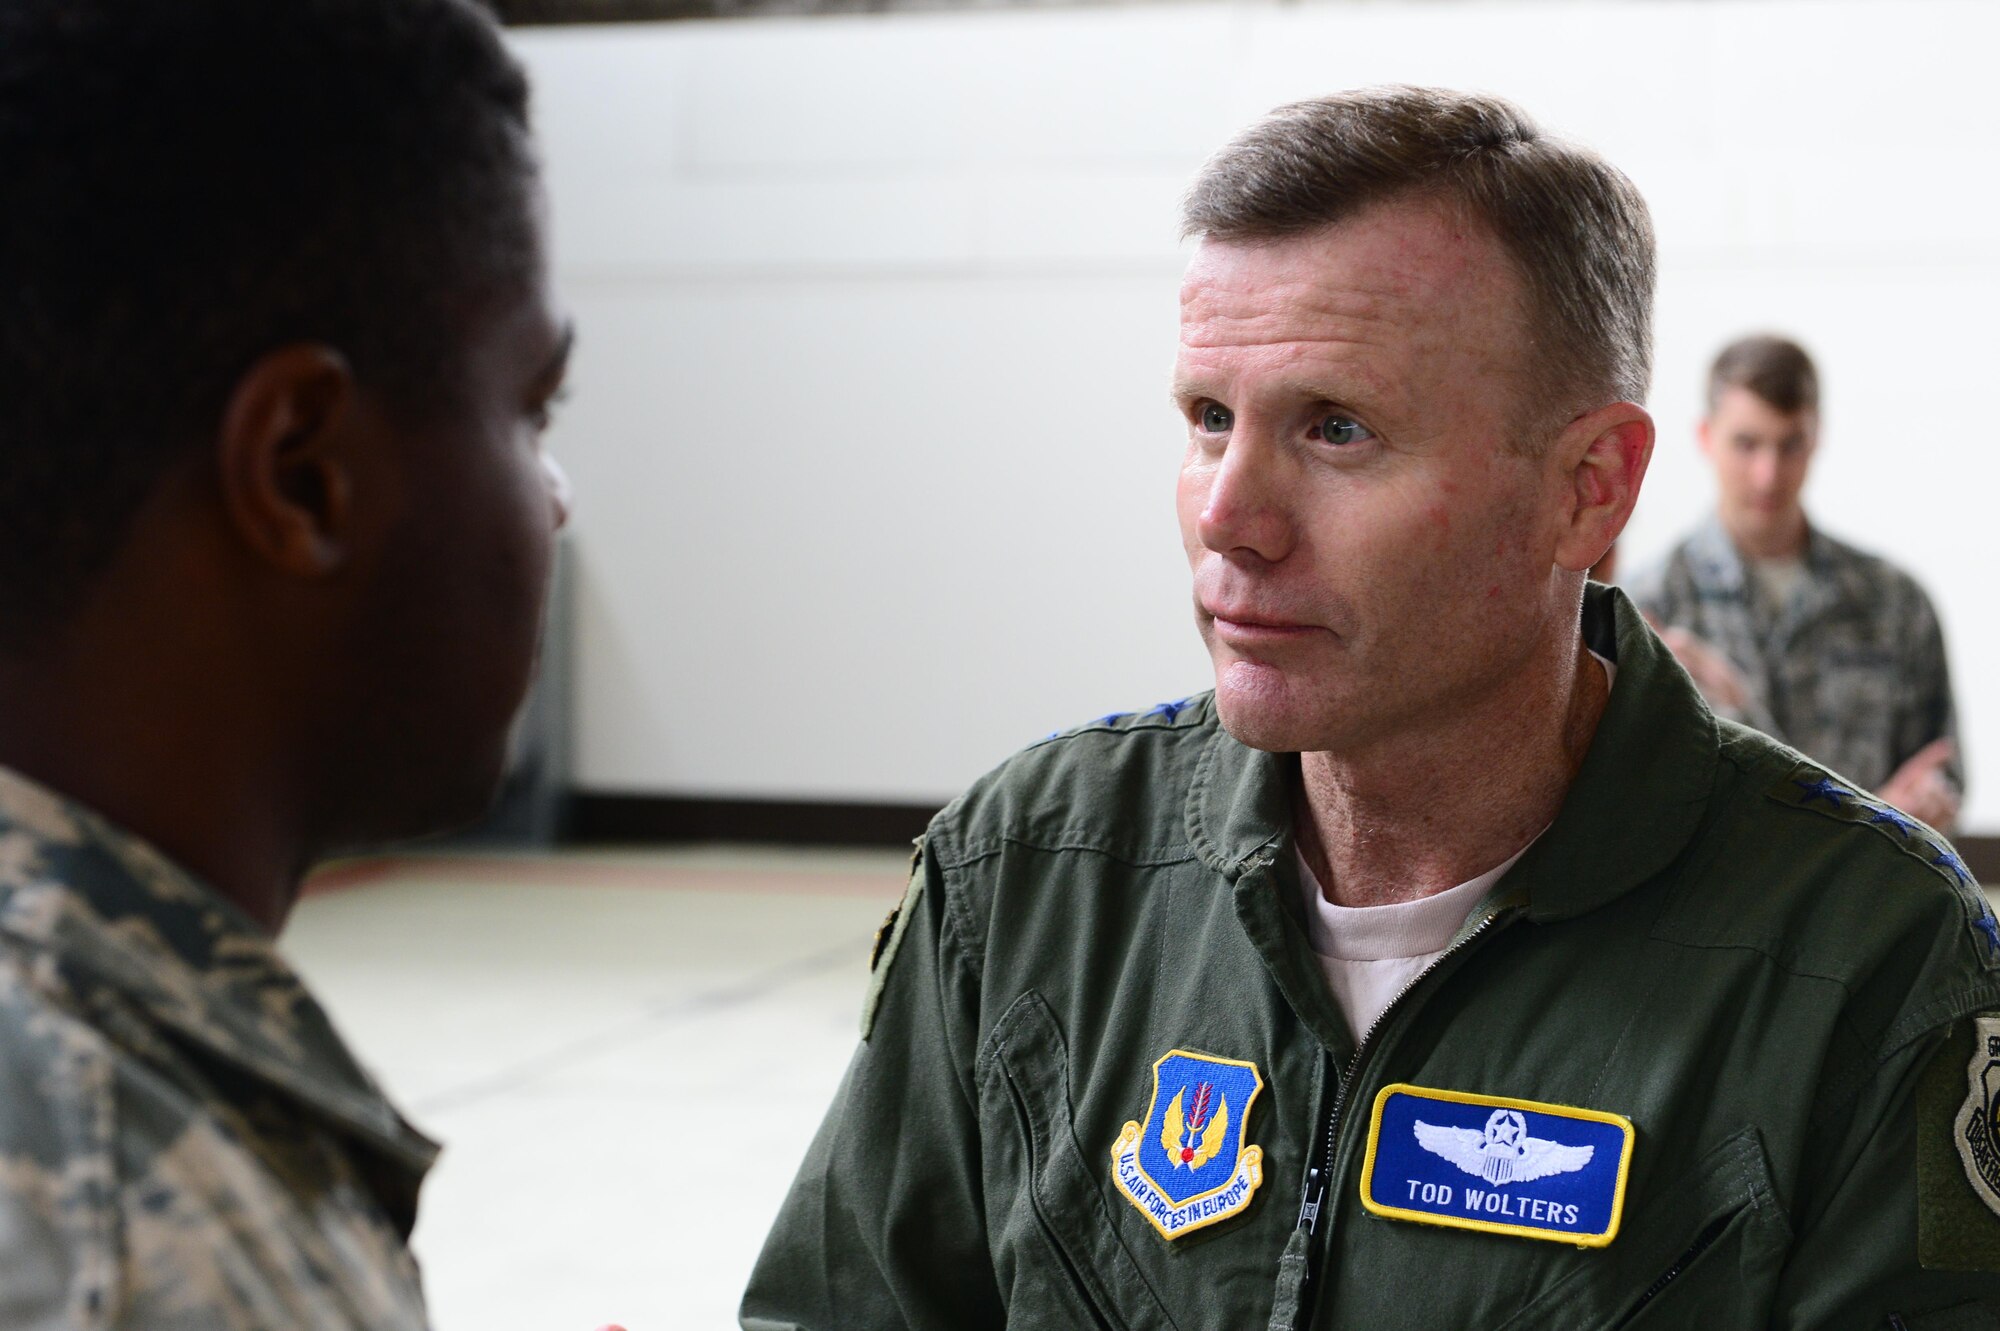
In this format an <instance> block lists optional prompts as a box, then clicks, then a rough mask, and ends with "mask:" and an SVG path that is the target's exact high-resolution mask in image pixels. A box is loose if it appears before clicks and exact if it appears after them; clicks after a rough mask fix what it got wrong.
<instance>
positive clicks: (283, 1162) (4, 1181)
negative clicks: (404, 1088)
mask: <svg viewBox="0 0 2000 1331" xmlns="http://www.w3.org/2000/svg"><path fill="white" fill-rule="evenodd" d="M436 1153H437V1148H436V1147H435V1146H434V1145H432V1144H431V1143H430V1142H428V1141H426V1140H425V1139H424V1138H423V1137H421V1136H419V1135H418V1134H417V1133H416V1132H415V1131H414V1130H413V1129H411V1128H410V1127H409V1126H408V1125H407V1124H405V1123H404V1122H403V1121H402V1119H401V1118H400V1117H398V1115H397V1114H396V1112H395V1110H394V1109H392V1108H391V1107H390V1105H389V1104H388V1102H387V1101H386V1100H384V1099H383V1097H382V1093H381V1092H380V1091H379V1090H378V1089H377V1088H376V1086H375V1085H374V1083H373V1082H371V1081H370V1080H369V1078H368V1076H367V1075H366V1074H365V1073H364V1072H362V1070H361V1069H360V1068H359V1067H358V1066H357V1065H356V1064H355V1062H354V1059H353V1058H352V1056H351V1055H349V1053H348V1052H347V1049H346V1047H345V1046H344V1045H343V1044H342V1043H341V1040H340V1037H339V1036H338V1035H337V1034H335V1032H334V1030H333V1027H332V1026H331V1025H330V1024H329V1023H328V1021H327V1017H326V1014H325V1013H324V1012H323V1011H322V1010H321V1009H320V1007H319V1005H318V1004H317V1003H315V1002H314V1001H313V999H312V997H311V995H309V994H308V993H307V992H306V991H305V988H304V987H303V985H302V984H301V983H300V982H299V979H298V977H297V976H296V975H294V974H293V972H292V971H291V969H290V968H289V967H288V966H286V964H285V963H284V962H283V961H282V960H281V959H280V958H279V957H278V955H277V953H276V951H275V950H274V949H273V947H272V944H271V941H270V939H269V938H268V937H267V936H265V935H264V934H263V933H262V932H261V931H260V930H259V929H258V928H257V927H256V925H254V924H253V923H252V922H251V921H250V920H249V918H248V917H246V916H245V915H243V914H242V913H241V912H240V911H238V910H237V909H236V908H235V907H233V906H232V905H230V904H229V903H227V902H225V901H223V900H222V899H221V898H220V897H218V896H216V895H215V894H214V893H213V892H211V891H209V890H208V889H206V888H204V887H202V886H201V885H200V884H198V883H196V882H195V881H194V880H193V879H191V878H190V877H189V876H188V875H187V874H185V873H184V872H182V871H181V870H180V869H178V868H176V867H175V866H174V865H172V864H170V863H169V862H167V861H166V860H165V859H164V858H162V857H161V856H160V855H159V854H158V853H157V852H156V851H154V850H152V849H151V848H150V847H148V846H146V845H144V844H142V843H140V842H139V841H137V840H136V839H134V838H133V837H131V836H128V835H126V834H124V833H122V832H120V831H119V830H118V829H116V828H114V827H111V826H110V825H108V824H107V823H105V822H104V821H103V820H102V819H100V818H98V817H96V816H94V815H93V814H91V813H89V812H88V811H86V810H84V809H82V808H79V807H78V806H76V805H75V804H73V803H70V802H69V801H66V800H64V799H62V798H61V797H59V796H57V795H55V794H52V793H51V792H49V791H47V790H44V789H43V788H41V787H39V786H37V785H35V784H33V783H31V782H29V781H27V780H24V779H23V778H21V777H19V776H17V775H15V774H13V773H9V772H6V771H4V770H0V1328H6V1331H41V1329H42V1328H49V1331H54V1329H55V1328H63V1329H64V1331H95V1329H96V1328H111V1327H120V1328H125V1327H129V1328H146V1329H147V1331H154V1329H155V1328H157V1329H158V1331H168V1329H169V1328H172V1329H174V1331H238V1329H239V1328H240V1329H241V1331H253V1329H254V1331H335V1329H336V1328H339V1329H342V1331H349V1329H354V1331H358V1329H360V1328H367V1331H405V1329H407V1328H418V1327H422V1326H424V1325H425V1324H426V1322H425V1317H424V1310H423V1298H422V1293H421V1291H420V1288H419V1285H418V1279H417V1270H416V1266H415V1263H414V1261H413V1260H412V1258H411V1256H410V1253H409V1250H408V1247H407V1244H406V1239H407V1237H408V1235H409V1232H410V1227H411V1225H412V1224H413V1223H414V1220H415V1211H416V1197H417V1188H418V1184H419V1183H420V1181H421V1180H422V1178H423V1176H424V1173H425V1171H426V1170H427V1169H428V1168H429V1166H430V1164H431V1162H432V1160H433V1159H434V1158H435V1156H436Z"/></svg>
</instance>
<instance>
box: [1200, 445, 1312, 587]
mask: <svg viewBox="0 0 2000 1331" xmlns="http://www.w3.org/2000/svg"><path fill="white" fill-rule="evenodd" d="M1283 471H1284V458H1283V455H1282V453H1281V451H1280V450H1279V449H1277V448H1276V447H1274V446H1273V445H1272V444H1271V443H1270V441H1268V440H1265V439H1261V438H1259V437H1258V436H1257V435H1256V434H1255V433H1253V432H1251V431H1249V430H1245V429H1242V428H1241V427H1240V425H1239V428H1238V430H1237V431H1236V433H1235V434H1233V435H1232V436H1231V437H1230V440H1229V442H1228V444H1227V445H1226V446H1225V447H1224V448H1223V450H1222V456H1221V458H1220V459H1218V460H1217V461H1216V463H1215V464H1214V470H1213V471H1212V472H1211V473H1210V477H1209V481H1208V491H1207V493H1206V494H1205V495H1204V496H1202V502H1201V510H1200V513H1199V515H1198V516H1197V518H1196V520H1195V534H1196V536H1197V537H1199V538H1200V540H1201V543H1202V544H1203V545H1204V546H1206V547H1207V548H1208V549H1210V550H1213V551H1214V552H1215V553H1217V554H1219V555H1228V556H1232V557H1244V556H1250V557H1255V558H1257V559H1261V560H1264V561H1266V562H1275V561H1277V560H1280V559H1283V558H1284V557H1285V556H1286V555H1287V554H1288V553H1290V551H1291V548H1292V542H1293V524H1292V519H1291V514H1290V512H1289V510H1288V509H1287V507H1286V502H1285V495H1286V492H1287V489H1288V485H1289V483H1288V481H1287V479H1286V477H1285V476H1284V475H1283Z"/></svg>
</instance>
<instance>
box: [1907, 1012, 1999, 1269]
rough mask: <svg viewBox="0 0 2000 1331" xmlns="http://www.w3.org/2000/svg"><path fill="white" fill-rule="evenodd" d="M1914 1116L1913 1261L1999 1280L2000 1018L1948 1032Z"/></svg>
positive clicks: (1987, 1017) (1984, 1017)
mask: <svg viewBox="0 0 2000 1331" xmlns="http://www.w3.org/2000/svg"><path fill="white" fill-rule="evenodd" d="M1916 1112H1917V1256H1918V1259H1919V1260H1920V1261H1921V1262H1922V1264H1923V1265H1924V1266H1925V1267H1926V1268H1928V1269H1931V1270H1944V1271H1986V1272H1995V1273H2000V1014H1996V1013H1982V1014H1979V1015H1977V1016H1974V1017H1972V1018H1969V1019H1968V1020H1965V1021H1960V1022H1957V1023H1954V1024H1953V1026H1952V1028H1951V1031H1950V1034H1949V1036H1948V1037H1947V1038H1946V1040H1945V1043H1944V1045H1943V1047H1942V1048H1940V1049H1939V1050H1938V1052H1937V1053H1936V1054H1935V1055H1933V1056H1932V1058H1931V1062H1930V1066H1929V1067H1927V1068H1926V1069H1925V1070H1924V1074H1923V1079H1922V1080H1921V1081H1920V1082H1919V1083H1918V1085H1917V1109H1916Z"/></svg>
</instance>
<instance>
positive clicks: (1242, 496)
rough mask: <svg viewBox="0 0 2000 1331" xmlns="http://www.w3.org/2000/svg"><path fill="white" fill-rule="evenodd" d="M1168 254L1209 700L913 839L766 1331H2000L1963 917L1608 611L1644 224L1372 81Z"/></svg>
mask: <svg viewBox="0 0 2000 1331" xmlns="http://www.w3.org/2000/svg"><path fill="white" fill-rule="evenodd" d="M1184 222H1185V227H1186V230H1187V232H1188V233H1189V234H1190V235H1192V236H1195V237H1198V238H1199V240H1200V245H1199V248H1198V249H1197V251H1196V253H1195V255H1194V258H1193V261H1192V263H1191V265H1190V267H1189V269H1188V273H1187V277H1186V280H1185V284H1184V286H1183V288H1182V292H1181V311H1182V316H1181V344H1180V354H1179V361H1178V364H1177V367H1176V380H1175V395H1176V398H1177V400H1178V402H1179V404H1180V407H1181V413H1182V415H1183V416H1184V418H1185V425H1186V429H1187V435H1188V446H1187V453H1186V458H1185V462H1184V464H1183V470H1182V474H1181V482H1180V490H1179V510H1180V520H1181V530H1182V535H1183V540H1184V544H1185V547H1186V551H1187V555H1188V559H1189V563H1190V566H1191V568H1192V571H1193V582H1194V609H1195V617H1196V621H1197V624H1198V625H1199V627H1200V629H1201V632H1202V634H1203V636H1204V638H1205V639H1206V641H1207V643H1208V646H1209V649H1210V652H1211V655H1212V657H1213V660H1214V666H1215V689H1214V692H1213V693H1212V694H1209V695H1203V696H1201V697H1199V698H1196V699H1192V700H1188V701H1185V702H1180V703H1170V704H1163V705H1161V706H1159V707H1155V708H1153V709H1152V710H1150V711H1146V712H1141V713H1136V714H1132V715H1127V716H1119V717H1109V718H1105V719H1103V720H1100V721H1097V722H1094V723H1092V724H1089V725H1086V726H1083V727H1081V728H1079V729H1077V730H1074V731H1071V732H1068V733H1066V734H1063V735H1060V736H1057V737H1053V738H1051V739H1050V740H1048V741H1045V742H1044V743H1042V744H1040V745H1037V746H1035V747H1034V748H1031V749H1029V750H1028V751H1027V752H1025V753H1023V754H1020V755H1018V756H1016V757H1015V758H1013V759H1011V760H1009V761H1008V762H1007V763H1005V764H1003V765H1002V766H1001V767H1000V768H999V769H998V770H997V771H996V772H995V773H993V774H992V775H991V776H989V777H987V778H985V779H983V780H982V781H980V782H979V783H977V784H976V785H975V786H974V787H973V788H972V789H971V790H969V791H968V792H967V793H966V794H965V795H963V796H962V797H961V798H960V799H959V800H957V801H956V802H955V803H954V804H953V805H952V806H951V807H950V808H948V809H946V810H945V811H944V812H943V813H942V814H940V815H939V816H938V818H937V819H936V820H935V822H933V824H932V826H931V829H930V831H929V832H928V834H927V835H926V837H925V838H924V841H923V844H922V848H921V852H920V856H919V861H918V864H917V867H916V872H915V875H914V877H913V879H912V881H911V884H910V888H909V892H908V894H907V896H906V897H905V899H904V902H903V904H902V906H901V907H900V909H899V911H898V913H897V915H896V916H895V918H894V923H893V925H892V927H891V928H889V929H888V930H887V931H886V933H885V936H884V939H883V941H882V943H881V945H880V947H879V948H878V954H877V958H876V961H875V965H874V972H875V973H874V979H873V984H872V987H871V991H870V994H869V997H868V1000H867V1003H866V1005H865V1008H864V1015H863V1042H862V1044H861V1047H860V1049H859V1051H858V1052H857V1053H856V1055H855V1057H854V1061H853V1063H852V1065H851V1066H850V1068H849V1071H848V1074H847V1077H846V1079H845V1081H844V1082H843V1084H842V1086H841V1088H840V1091H839V1093H838V1095H837V1096H836V1099H835V1102H834V1105H833V1107H832V1110H831V1112H830V1113H829V1115H828V1117H827V1120H826V1122H825V1124H824V1126H823V1127H822V1129H821V1131H820V1133H819V1135H818V1137H817V1138H816V1139H815V1141H814V1142H813V1144H812V1147H811V1149H810V1151H809V1153H808V1155H807V1158H806V1161H805V1164H804V1166H803V1168H802V1169H801V1171H800V1174H799V1177H798V1179H797V1181H796V1183H795V1184H794V1186H793V1189H792V1192H791V1194H790V1196H789V1198H788V1199H787V1200H786V1202H785V1204H784V1207H783V1210H782V1212H781V1213H780V1215H779V1217H778V1219H777V1223H776V1226H775V1228H774V1229H773V1231H772V1233H771V1236H770V1238H769V1240H768V1242H767V1245H766V1247H765V1250H764V1254H763V1256H762V1258H761V1260H760V1261H759V1263H758V1265H757V1267H756V1270H755V1272H754V1273H753V1275H752V1277H751V1281H750V1286H749V1290H748V1292H747V1294H746V1296H745V1299H744V1304H743V1317H742V1320H743V1325H744V1326H745V1327H747V1328H753V1331H777V1329H778V1328H798V1327H805V1328H816V1329H829V1328H836V1327H838V1328H863V1327H913V1328H916V1327H920V1328H938V1329H939V1331H943V1329H944V1328H951V1329H952V1331H968V1329H971V1328H982V1327H1000V1326H1015V1327H1037V1328H1040V1327H1118V1328H1128V1327H1129V1328H1141V1327H1147V1328H1151V1327H1175V1328H1181V1331H1194V1329H1195V1328H1243V1327H1250V1326H1268V1327H1269V1328H1272V1331H1287V1329H1290V1328H1299V1327H1305V1326H1313V1327H1317V1328H1322V1331H1324V1329H1325V1328H1335V1327H1339V1328H1347V1327H1356V1328H1359V1327H1370V1328H1375V1327H1412V1328H1462V1327H1486V1328H1490V1327H1502V1326H1505V1327H1509V1328H1528V1327H1561V1328H1577V1327H1626V1326H1630V1327H1635V1328H1644V1327H1661V1328H1666V1327H1674V1328H1680V1327H1690V1326H1701V1327H1704V1328H1715V1327H1752V1326H1757V1327H1762V1326H1783V1327H1808V1326H1810V1327H1906V1328H1911V1329H1912V1331H1916V1329H1919V1328H1924V1327H1936V1328H1942V1327H1946V1326H1950V1327H1971V1326H1992V1325H2000V1322H1996V1316H2000V1276H1995V1275H1994V1274H1992V1273H1993V1272H1995V1271H2000V1152H1996V1151H1995V1150H1994V1140H1995V1138H1994V1135H1993V1132H1992V1129H1993V1126H1994V1121H1995V1119H1994V1110H1995V1108H1996V1106H1995V1102H1994V1101H1995V1092H2000V1016H1996V1015H1992V1014H1996V1013H2000V969H1996V967H2000V928H1996V925H1995V922H1994V919H1993V916H1992V914H1991V912H1990V911H1989V910H1988V909H1987V906H1986V903H1985V900H1984V898H1983V896H1982V895H1981V894H1980V893H1979V891H1978V889H1977V888H1976V887H1975V886H1974V885H1973V884H1972V883H1971V881H1970V879H1969V877H1968V875H1967V874H1966V872H1965V870H1964V868H1963V866H1962V865H1961V864H1960V863H1959V861H1958V859H1957V857H1956V856H1955V855H1954V854H1953V853H1952V851H1951V849H1950V848H1949V846H1948V845H1946V844H1945V843H1944V842H1943V841H1942V840H1940V839H1939V838H1937V837H1936V836H1935V835H1934V834H1933V833H1931V832H1930V831H1929V830H1928V829H1925V828H1923V827H1922V826H1920V825H1918V824H1915V823H1913V822H1911V821H1910V820H1908V819H1907V818H1905V817H1904V816H1903V815H1901V814H1899V813H1897V812H1896V811H1895V810H1893V809H1890V808H1887V807H1885V806H1883V805H1881V804H1879V803H1877V802H1874V801H1873V800H1871V799H1869V798H1868V797H1867V796H1865V795H1863V794H1861V793H1860V792H1857V791H1855V790H1853V789H1851V788H1849V787H1848V786H1846V785H1844V784H1843V783H1841V782H1840V781H1838V780H1837V779H1835V778H1832V777H1830V776H1829V775H1828V774H1827V773H1826V772H1824V771H1823V770H1822V769H1820V768H1818V767H1816V766H1814V765H1813V764H1812V763H1810V762H1809V761H1807V760H1806V759H1804V758H1802V757H1801V756H1800V755H1798V754H1797V753H1795V752H1793V751H1791V750H1789V749H1786V748H1784V747H1782V746H1780V745H1778V744H1777V743H1775V742H1773V741H1771V740H1769V739H1767V738H1765V737H1762V736H1760V735H1758V734H1756V733H1754V732H1751V731H1748V730H1746V729H1744V728H1742V727H1740V726H1737V725H1735V724H1732V723H1729V722H1725V721H1719V720H1718V719H1717V718H1716V717H1715V716H1714V715H1713V714H1712V713H1711V712H1710V711H1709V710H1708V708H1707V707H1706V706H1705V704H1704V703H1703V702H1702V700H1701V698H1700V695H1699V694H1698V693H1697V692H1696V691H1695V689H1694V687H1693V685H1692V683H1691V682H1690V681H1689V679H1688V677H1687V675H1686V674H1685V673H1684V672H1683V671H1682V670H1681V669H1680V667H1679V666H1678V665H1676V664H1675V662H1674V660H1673V657H1672V656H1671V654H1670V653H1668V652H1667V651H1666V650H1665V649H1664V648H1663V647H1662V646H1661V644H1660V642H1659V640H1658V639H1657V638H1655V637H1654V636H1653V635H1652V633H1651V632H1650V631H1649V630H1648V628H1647V627H1646V625H1645V623H1644V622H1643V620H1642V619H1641V618H1640V617H1639V615H1638V614H1637V613H1636V612H1635V611H1634V610H1633V608H1632V606H1631V604H1630V603H1629V602H1628V601H1627V600H1625V599H1624V597H1623V596H1622V595H1620V594H1619V593H1617V592H1615V591H1613V590H1611V589H1607V588H1603V587H1599V586H1595V585H1586V582H1585V576H1584V575H1585V571H1586V570H1587V569H1589V568H1590V567H1591V565H1592V564H1593V563H1594V562H1595V561H1596V560H1597V559H1598V558H1599V556H1601V555H1602V554H1603V552H1604V550H1605V548H1606V547H1607V546H1609V545H1610V543H1611V542H1612V540H1613V539H1614V538H1615V537H1616V536H1617V535H1618V532H1619V530H1620V529H1621V528H1622V527H1623V526H1624V524H1625V521H1626V519H1627V517H1628V516H1629V514H1630V512H1631V509H1632V505H1633V502H1634V500H1635V498H1636V496H1637V494H1638V490H1639V485H1640V482H1641V480H1642V478H1643V476H1644V473H1645V470H1646V465H1647V462H1648V459H1649V457H1650V455H1651V449H1652V445H1653V425H1652V422H1651V420H1650V419H1649V417H1648V416H1647V414H1646V412H1645V411H1644V409H1643V408H1642V407H1641V406H1640V405H1639V403H1640V402H1641V401H1642V400H1643V399H1644V396H1645V392H1646V388H1647V381H1648V377H1649V372H1650V366H1649V361H1650V341H1651V300H1652V290H1653V282H1654V260H1653V238H1652V231H1651V224H1650V222H1649V220H1648V217H1647V214H1646V210H1645V206H1644V203H1643V202H1642V201H1641V199H1640V198H1639V196H1638V194H1637V192H1636V191H1635V190H1634V189H1633V187H1632V185H1631V183H1630V182H1629V181H1628V180H1626V178H1625V177H1624V176H1622V175H1621V174H1619V173H1618V172H1617V171H1616V170H1615V169H1613V168H1612V167H1610V166H1609V165H1608V164H1606V163H1604V162H1603V161H1602V160H1600V159H1598V158H1597V157H1595V156H1594V155H1592V154H1590V153H1588V152H1586V151H1584V150H1581V149H1579V148H1576V147H1573V146H1569V145H1567V144H1565V143H1563V142H1561V141H1559V140H1556V139H1553V138H1551V137H1549V136H1548V135H1546V134H1544V133H1543V132H1542V131H1541V130H1540V129H1538V128H1537V127H1536V126H1535V125H1533V124H1532V123H1531V122H1530V121H1528V120H1527V119H1526V117H1524V116H1523V115H1522V114H1521V113H1520V112H1519V111H1518V110H1516V109H1514V108H1513V107H1511V106H1509V105H1507V104H1506V103H1504V102H1501V101H1498V100H1497V99H1493V98H1489V97H1475V96H1464V95H1459V94H1455V93H1450V92H1442V91H1433V90H1424V89H1408V88H1400V89H1385V90H1378V91H1373V92H1365V93H1357V94H1352V95H1345V96H1339V97H1332V98H1326V99H1322V100H1318V101H1312V102H1305V103H1300V104H1297V105H1293V106H1288V107H1285V108H1282V109H1280V110H1279V111H1277V112H1276V113H1274V114H1273V115H1272V116H1271V117H1269V118H1267V119H1266V120H1264V121H1263V122H1261V123H1259V124H1258V125H1256V126H1254V127H1252V128H1251V129H1249V130H1248V131H1246V132H1245V133H1244V134H1243V135H1241V136H1240V137H1239V138H1238V139H1236V140H1235V141H1234V142H1233V143H1231V144H1230V145H1229V146H1228V147H1226V148H1225V149H1224V150H1223V151H1222V152H1221V153H1220V154H1219V155H1218V156H1217V157H1216V158H1215V159H1214V160H1212V161H1211V162H1210V163H1209V164H1208V166H1207V167H1206V168H1205V169H1204V170H1203V172H1202V174H1201V176H1200V178H1199V179H1198V180H1197V182H1196V183H1195V185H1194V187H1193V189H1192V191H1191V193H1190V195H1189V198H1188V202H1187V207H1186V216H1185V219H1184Z"/></svg>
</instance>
